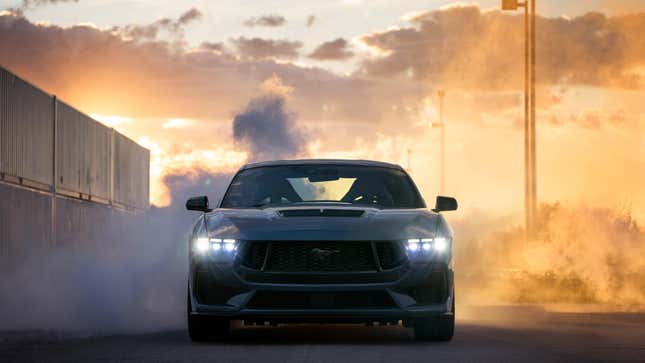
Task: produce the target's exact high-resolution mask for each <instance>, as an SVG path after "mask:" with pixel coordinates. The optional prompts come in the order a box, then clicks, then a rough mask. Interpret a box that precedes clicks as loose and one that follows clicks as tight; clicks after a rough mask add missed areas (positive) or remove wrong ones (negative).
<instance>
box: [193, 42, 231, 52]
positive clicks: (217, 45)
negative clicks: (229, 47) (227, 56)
mask: <svg viewBox="0 0 645 363" xmlns="http://www.w3.org/2000/svg"><path fill="white" fill-rule="evenodd" d="M199 48H200V49H205V50H209V51H213V52H220V53H223V52H224V51H225V50H226V48H225V46H224V43H222V42H202V44H200V46H199Z"/></svg>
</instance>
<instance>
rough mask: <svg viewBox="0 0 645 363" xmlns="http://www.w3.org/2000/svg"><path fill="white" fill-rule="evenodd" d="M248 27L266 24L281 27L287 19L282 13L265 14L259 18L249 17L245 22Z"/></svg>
mask: <svg viewBox="0 0 645 363" xmlns="http://www.w3.org/2000/svg"><path fill="white" fill-rule="evenodd" d="M243 24H244V25H245V26H248V27H251V28H252V27H255V26H266V27H272V28H274V27H279V26H283V25H285V24H287V19H285V18H284V16H282V15H263V16H260V17H257V18H249V19H247V20H245V21H244V23H243Z"/></svg>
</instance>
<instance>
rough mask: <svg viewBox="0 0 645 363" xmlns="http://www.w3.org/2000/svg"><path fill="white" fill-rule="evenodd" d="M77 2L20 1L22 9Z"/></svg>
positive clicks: (74, 0)
mask: <svg viewBox="0 0 645 363" xmlns="http://www.w3.org/2000/svg"><path fill="white" fill-rule="evenodd" d="M77 2H78V0H22V6H21V8H22V9H33V8H37V7H40V6H44V5H50V4H51V5H55V4H62V3H77Z"/></svg>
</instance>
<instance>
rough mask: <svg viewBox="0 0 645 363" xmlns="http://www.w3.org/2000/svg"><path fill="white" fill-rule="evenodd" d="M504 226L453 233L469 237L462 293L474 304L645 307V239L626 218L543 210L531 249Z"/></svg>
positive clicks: (625, 214)
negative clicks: (588, 304) (504, 303)
mask: <svg viewBox="0 0 645 363" xmlns="http://www.w3.org/2000/svg"><path fill="white" fill-rule="evenodd" d="M469 219H474V218H469ZM504 224H506V223H505V221H501V220H498V221H485V220H484V221H482V224H480V225H477V226H475V225H472V224H465V225H461V224H457V225H456V226H455V229H456V230H457V231H459V233H461V234H465V236H463V238H460V241H458V243H459V244H458V250H457V252H456V255H457V260H456V264H457V271H458V273H459V274H460V275H459V280H460V284H459V285H460V286H461V287H462V288H463V289H464V290H465V291H468V293H465V294H462V295H466V296H467V297H468V298H470V299H471V300H472V301H479V302H486V301H487V302H491V301H497V302H499V301H503V302H520V303H527V302H528V303H597V304H605V305H609V306H612V307H614V308H616V307H618V308H623V309H642V308H643V307H644V306H645V283H643V281H645V249H644V248H643V245H644V244H645V231H643V229H642V227H640V226H639V225H638V223H637V222H636V220H634V219H633V218H632V216H631V214H630V213H629V211H626V210H616V209H606V208H589V207H565V206H563V205H561V204H558V203H555V204H550V205H549V204H545V205H542V207H541V209H540V213H539V218H538V232H537V238H536V239H535V240H533V241H529V242H528V243H525V242H524V231H523V230H522V229H521V228H513V227H503V225H504Z"/></svg>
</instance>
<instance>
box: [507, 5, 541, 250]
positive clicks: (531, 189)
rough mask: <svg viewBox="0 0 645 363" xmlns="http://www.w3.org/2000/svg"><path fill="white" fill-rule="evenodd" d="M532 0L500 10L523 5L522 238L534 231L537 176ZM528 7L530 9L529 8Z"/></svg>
mask: <svg viewBox="0 0 645 363" xmlns="http://www.w3.org/2000/svg"><path fill="white" fill-rule="evenodd" d="M535 1H536V0H525V1H524V2H519V1H518V0H502V10H517V8H518V7H523V8H524V212H525V218H526V220H525V223H526V238H527V240H528V239H532V238H533V237H534V234H535V218H536V215H537V212H536V206H537V202H536V201H537V183H536V180H537V177H536V173H537V171H536V157H535V156H536V148H535ZM529 11H530V12H529Z"/></svg>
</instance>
